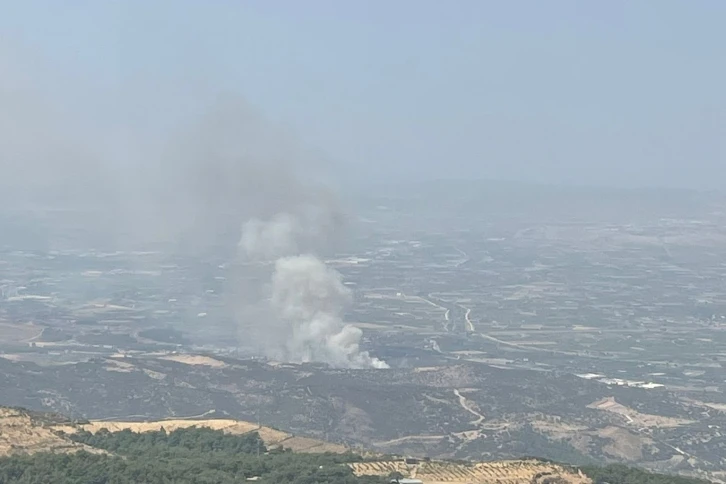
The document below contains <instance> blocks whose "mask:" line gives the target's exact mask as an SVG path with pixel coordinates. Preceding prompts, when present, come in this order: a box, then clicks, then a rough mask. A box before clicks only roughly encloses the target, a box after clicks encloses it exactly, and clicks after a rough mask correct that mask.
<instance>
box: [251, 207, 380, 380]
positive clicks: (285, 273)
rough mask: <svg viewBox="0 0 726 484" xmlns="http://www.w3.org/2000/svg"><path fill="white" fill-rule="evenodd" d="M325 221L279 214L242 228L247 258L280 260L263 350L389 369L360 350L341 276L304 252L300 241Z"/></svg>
mask: <svg viewBox="0 0 726 484" xmlns="http://www.w3.org/2000/svg"><path fill="white" fill-rule="evenodd" d="M324 220H325V219H324V218H318V219H314V218H307V219H305V218H301V217H298V216H294V215H292V214H289V213H280V214H277V215H275V216H273V217H272V218H270V219H269V220H267V221H262V220H259V219H253V220H250V221H249V222H247V223H246V224H245V225H244V226H243V229H242V236H241V239H240V249H241V250H242V251H243V252H244V254H245V256H246V257H248V258H249V259H251V260H257V261H272V260H274V259H276V260H275V263H274V271H273V273H272V275H271V284H270V288H269V309H270V313H268V315H266V316H267V317H268V318H269V317H271V318H273V321H271V322H270V321H268V324H267V325H266V326H267V328H269V332H268V334H267V338H266V341H265V343H267V345H266V346H265V351H266V352H267V353H268V356H273V357H276V358H282V359H285V360H286V361H293V362H322V363H327V364H329V365H331V366H334V367H338V368H388V365H387V364H386V363H385V362H383V361H381V360H379V359H378V358H375V357H372V356H370V354H369V353H368V352H367V351H362V350H361V348H360V341H361V337H362V332H361V330H360V329H358V328H356V327H355V326H352V325H349V324H345V323H344V322H343V318H342V313H343V311H344V310H345V308H346V306H348V305H349V304H350V302H351V292H350V290H349V289H348V288H347V287H345V285H344V284H343V282H342V276H341V274H340V273H339V272H337V271H336V270H334V269H332V268H330V267H327V266H326V265H325V263H324V262H323V261H322V260H320V259H319V258H318V257H315V256H314V255H311V254H303V255H300V252H299V247H300V246H301V245H304V244H305V243H309V242H310V241H311V240H314V239H315V238H316V236H320V235H321V234H322V233H324V230H323V228H324V227H325V226H326V225H325V224H323V225H322V226H318V225H316V222H320V221H324ZM263 314H264V313H263ZM257 317H259V315H257ZM269 323H272V324H269ZM275 323H276V324H275ZM271 337H272V338H271ZM275 337H276V338H275Z"/></svg>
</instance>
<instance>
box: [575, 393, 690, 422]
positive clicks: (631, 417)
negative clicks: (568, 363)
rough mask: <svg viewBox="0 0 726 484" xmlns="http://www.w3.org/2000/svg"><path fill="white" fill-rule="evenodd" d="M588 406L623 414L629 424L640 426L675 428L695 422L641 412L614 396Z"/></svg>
mask: <svg viewBox="0 0 726 484" xmlns="http://www.w3.org/2000/svg"><path fill="white" fill-rule="evenodd" d="M587 408H594V409H596V410H602V411H605V412H611V413H615V414H618V415H621V416H623V418H625V420H627V422H628V423H629V424H632V425H636V426H638V427H659V428H673V427H680V426H681V425H688V424H691V423H693V420H686V419H680V418H673V417H663V416H661V415H651V414H647V413H640V412H638V411H637V410H634V409H632V408H630V407H626V406H625V405H622V404H620V403H618V402H617V401H616V400H615V398H614V397H608V398H603V399H602V400H598V401H597V402H593V403H591V404H590V405H588V406H587Z"/></svg>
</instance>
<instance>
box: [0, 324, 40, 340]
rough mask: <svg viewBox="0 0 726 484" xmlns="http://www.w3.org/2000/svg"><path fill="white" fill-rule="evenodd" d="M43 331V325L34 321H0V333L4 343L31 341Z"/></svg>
mask: <svg viewBox="0 0 726 484" xmlns="http://www.w3.org/2000/svg"><path fill="white" fill-rule="evenodd" d="M42 333H43V327H42V326H38V325H37V324H34V323H9V322H6V321H0V335H2V341H3V342H4V343H21V342H23V343H24V342H31V341H33V340H34V339H35V338H37V337H39V336H40V335H41V334H42Z"/></svg>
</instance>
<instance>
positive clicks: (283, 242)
mask: <svg viewBox="0 0 726 484" xmlns="http://www.w3.org/2000/svg"><path fill="white" fill-rule="evenodd" d="M12 60H13V59H10V58H9V57H8V56H7V55H5V54H4V53H3V52H0V70H3V72H4V74H5V73H11V72H15V73H20V72H22V69H21V68H19V67H18V66H19V65H21V64H22V63H14V62H11V61H12ZM29 77H30V78H36V79H37V78H41V77H40V76H37V75H31V76H29ZM53 85H54V86H55V87H54V88H53V89H54V91H53V92H51V90H46V89H45V88H43V87H42V86H40V85H33V84H32V83H31V82H29V79H27V78H26V77H24V76H21V75H19V74H18V75H17V76H9V75H5V76H4V77H3V78H2V79H0V104H2V105H3V109H2V110H0V128H2V129H0V171H1V172H2V174H3V176H2V177H0V205H2V206H6V207H7V206H11V207H13V208H15V207H16V206H21V205H22V206H25V207H32V208H34V209H38V210H41V211H42V210H48V209H51V210H55V208H56V207H62V208H72V209H73V210H78V209H83V210H84V211H88V210H93V211H94V213H92V214H88V213H85V214H84V215H83V217H82V220H83V222H82V224H83V227H82V231H81V232H82V233H83V234H90V233H97V234H101V237H94V238H93V240H92V242H89V243H88V246H89V247H94V246H95V244H97V243H98V241H103V243H104V244H110V246H109V247H104V249H105V250H107V249H112V250H124V249H129V248H132V247H133V248H138V247H146V246H149V245H154V246H157V247H164V250H184V251H185V252H186V253H191V254H192V255H195V254H197V255H198V254H209V253H210V252H211V253H214V254H215V255H216V254H218V253H219V252H220V248H222V249H223V250H224V253H225V254H231V255H230V257H235V258H237V260H238V262H240V261H241V262H242V263H241V264H238V266H239V269H240V270H241V271H243V272H244V274H242V276H241V277H239V278H234V277H233V278H230V279H233V280H234V282H233V283H231V284H230V286H229V287H228V288H227V292H228V293H229V294H228V296H229V305H230V307H234V310H235V312H236V315H237V325H238V331H237V332H238V333H239V334H240V339H241V340H243V341H244V342H245V343H247V344H248V346H250V347H253V348H255V350H256V351H257V352H258V353H262V354H264V355H266V356H270V357H273V356H274V357H276V358H283V359H286V360H289V361H297V362H307V361H317V362H324V363H329V364H331V365H334V366H337V367H351V368H380V367H385V364H384V363H383V362H381V361H379V360H377V359H375V358H372V357H370V356H369V355H368V354H367V353H366V352H364V351H361V350H360V347H359V344H360V340H361V332H360V330H358V329H357V328H355V327H353V326H346V325H345V324H344V323H343V320H342V311H343V310H344V308H345V307H346V305H347V304H348V303H349V302H350V293H349V291H348V290H347V289H346V287H345V286H344V285H343V284H342V282H341V276H340V274H338V273H337V272H336V271H334V270H333V269H330V268H328V267H326V266H325V264H324V263H323V262H322V261H321V260H320V259H319V258H316V256H315V254H321V253H324V252H325V251H326V250H327V249H328V248H329V246H330V244H331V243H332V242H334V241H336V238H337V236H338V234H339V233H340V232H341V230H340V228H341V227H342V225H343V220H344V217H343V215H342V213H343V210H342V209H341V207H340V204H339V203H338V200H337V197H336V196H335V195H334V191H333V190H331V189H330V188H329V183H323V182H322V181H321V178H324V177H322V176H321V175H322V170H321V168H324V165H325V163H323V162H321V161H320V160H321V159H322V157H320V156H318V154H317V153H311V152H310V150H309V149H308V148H307V147H305V146H304V145H303V144H302V143H299V142H298V141H297V140H296V138H295V137H294V136H292V135H291V134H290V133H288V132H286V131H285V130H284V129H281V128H279V127H278V126H276V125H274V123H271V122H269V121H268V120H267V119H266V118H265V117H264V116H262V115H261V114H260V113H258V112H257V111H256V110H255V109H254V108H253V107H251V106H250V105H249V104H247V103H246V102H244V101H243V100H241V99H240V98H239V97H237V96H234V95H227V96H219V95H209V93H206V94H207V95H196V93H192V94H190V95H189V96H187V98H188V99H201V98H204V102H202V101H199V105H196V106H194V107H193V108H189V109H188V110H186V111H184V110H182V109H181V108H177V106H176V105H177V104H178V105H181V104H182V103H181V102H180V101H181V100H180V99H170V100H169V101H171V103H170V104H168V105H164V104H162V101H158V102H159V104H158V105H150V104H149V103H148V102H146V101H153V100H154V99H156V98H157V97H159V96H156V94H161V93H157V92H148V93H146V92H145V93H125V95H121V94H124V93H117V94H118V96H117V97H119V98H123V99H124V101H123V103H116V104H115V103H114V101H113V100H111V99H106V98H103V99H97V100H96V101H98V102H96V103H88V105H86V108H88V107H89V106H90V105H91V104H97V105H99V106H105V107H107V109H105V108H104V110H101V111H99V112H97V113H96V112H95V111H93V110H91V111H93V114H94V116H92V118H93V121H94V122H93V123H91V124H89V123H88V122H87V121H88V119H89V118H87V117H85V116H84V115H82V114H81V113H80V110H78V109H77V105H76V104H75V103H72V102H67V103H64V106H65V109H62V108H58V109H56V108H55V107H54V103H53V102H51V100H57V99H59V97H58V96H57V95H55V93H56V91H63V89H61V88H60V87H58V86H59V84H58V82H54V83H53ZM106 95H107V97H109V98H113V97H115V96H113V95H110V93H107V94H106ZM61 97H64V96H61ZM79 99H80V98H79ZM120 104H124V105H123V106H121V105H120ZM170 113H172V114H170ZM95 114H98V116H95ZM86 115H88V112H86ZM84 119H86V122H84V121H83V120H84ZM140 120H143V123H140V122H138V121H140ZM189 120H192V121H191V122H190V121H189ZM66 235H67V234H61V236H60V237H58V240H52V239H53V238H52V237H49V240H48V244H47V247H48V248H56V247H57V246H56V244H58V243H65V242H63V241H65V240H66V237H65V236H66ZM74 243H83V241H80V242H79V241H78V240H75V241H74ZM91 244H93V245H91ZM61 248H62V247H61ZM215 251H216V252H215ZM202 286H203V284H202V283H201V281H200V282H199V287H200V290H203V288H202Z"/></svg>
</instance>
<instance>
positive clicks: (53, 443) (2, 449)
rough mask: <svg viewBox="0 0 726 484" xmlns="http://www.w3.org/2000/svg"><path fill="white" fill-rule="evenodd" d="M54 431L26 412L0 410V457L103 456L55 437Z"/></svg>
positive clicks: (85, 447)
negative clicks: (46, 454) (41, 454)
mask: <svg viewBox="0 0 726 484" xmlns="http://www.w3.org/2000/svg"><path fill="white" fill-rule="evenodd" d="M54 430H56V428H55V427H48V426H45V425H43V424H42V423H40V422H38V421H35V420H33V418H31V417H30V415H29V414H28V413H27V412H24V411H22V410H15V409H10V408H0V456H6V455H15V454H34V453H36V452H54V453H69V452H77V451H79V450H86V451H87V452H93V453H103V451H101V450H98V449H94V448H92V447H88V446H86V445H83V444H77V443H75V442H72V441H70V440H68V439H66V438H64V437H62V436H59V435H56V433H55V432H54Z"/></svg>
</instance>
